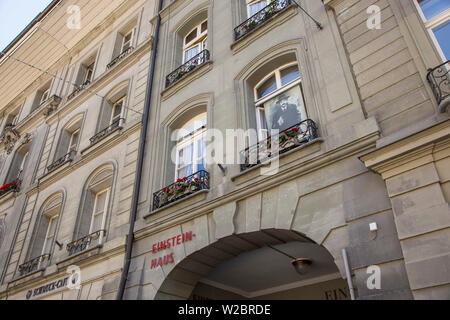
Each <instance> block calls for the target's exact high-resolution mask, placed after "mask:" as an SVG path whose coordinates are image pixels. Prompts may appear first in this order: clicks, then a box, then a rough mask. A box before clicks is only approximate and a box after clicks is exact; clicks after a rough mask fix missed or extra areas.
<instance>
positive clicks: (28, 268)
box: [19, 254, 51, 276]
mask: <svg viewBox="0 0 450 320" xmlns="http://www.w3.org/2000/svg"><path fill="white" fill-rule="evenodd" d="M50 257H51V256H50V254H44V255H42V256H40V257H37V258H34V259H32V260H30V261H27V262H25V263H24V264H21V265H20V266H19V274H20V276H25V275H27V274H30V273H32V272H34V271H36V270H38V269H39V268H40V267H42V265H43V264H44V263H45V262H47V263H48V262H49V261H50Z"/></svg>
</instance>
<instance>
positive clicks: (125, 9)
mask: <svg viewBox="0 0 450 320" xmlns="http://www.w3.org/2000/svg"><path fill="white" fill-rule="evenodd" d="M63 2H64V1H63ZM154 2H155V1H126V2H124V4H123V5H122V6H118V7H117V8H116V11H114V10H113V11H112V12H111V16H109V17H107V18H105V20H104V21H103V22H99V25H100V26H102V27H101V28H100V30H101V31H98V30H97V28H94V27H92V30H90V31H89V30H88V31H89V32H90V33H93V34H94V35H95V36H94V35H91V36H89V35H86V40H84V41H88V40H90V39H96V40H95V41H93V40H90V41H88V43H89V46H86V47H83V50H81V51H80V52H79V53H77V55H74V56H73V59H72V61H73V62H74V63H70V64H67V65H64V67H61V68H60V74H61V75H65V76H66V77H68V78H70V77H74V76H73V73H74V72H75V71H74V70H75V69H76V68H77V67H76V65H77V62H76V61H81V60H82V59H84V58H88V57H89V56H90V55H91V54H92V52H97V55H98V58H97V61H99V62H97V63H96V64H97V66H98V67H97V68H99V69H102V68H103V70H98V71H95V74H96V76H97V77H98V78H97V80H96V81H94V82H93V83H92V84H90V86H89V88H90V89H89V91H86V92H81V93H79V94H77V95H76V96H75V98H73V99H71V100H70V101H68V100H67V98H64V97H66V96H67V95H68V94H70V93H71V92H72V91H73V90H71V89H73V88H69V87H70V86H67V85H65V84H64V83H62V82H61V83H59V84H58V81H55V84H52V88H59V89H52V90H55V91H52V93H54V94H56V95H58V96H59V95H60V96H61V97H62V101H61V104H60V106H59V107H58V108H57V109H56V111H54V112H53V113H52V114H50V115H48V116H46V117H45V118H44V116H39V112H38V111H37V110H36V111H34V112H37V114H36V116H34V118H33V119H35V118H38V119H40V120H31V119H30V120H27V121H29V122H31V124H30V125H28V126H27V124H26V122H25V124H21V123H20V120H19V124H18V125H17V126H16V127H17V132H18V134H19V138H18V142H17V143H16V148H20V145H21V144H23V142H21V141H22V140H20V139H31V140H32V148H31V151H30V156H31V157H30V160H29V163H30V164H29V167H30V168H34V169H30V171H33V170H34V172H35V173H34V174H33V175H31V174H30V175H29V176H28V174H27V179H28V180H29V181H27V179H25V180H24V181H23V182H22V187H21V190H20V191H19V192H16V193H10V194H9V195H5V196H4V197H3V198H0V206H1V207H0V208H1V211H0V214H2V215H4V217H5V218H4V220H3V221H6V229H5V228H3V229H2V230H7V231H6V232H4V233H5V235H4V236H3V237H4V238H3V244H2V247H1V254H2V255H1V260H0V262H1V263H2V268H3V269H2V270H3V273H2V279H1V280H2V287H1V290H0V298H3V299H24V298H25V297H26V294H27V292H28V291H29V290H32V289H35V288H39V287H41V286H45V285H48V284H50V283H52V282H54V281H58V280H60V279H64V277H67V274H66V270H67V267H70V266H71V265H76V266H79V267H80V268H81V274H82V283H81V289H79V290H63V291H58V290H55V291H56V293H49V294H47V295H43V297H44V298H49V299H112V298H115V294H116V292H117V288H118V285H119V278H120V275H121V271H122V268H123V258H124V252H125V241H126V235H127V230H128V227H129V213H130V207H131V198H132V194H133V183H134V181H135V177H136V174H140V175H141V177H142V183H141V188H140V195H139V205H138V213H137V220H136V224H135V228H134V244H133V250H132V261H131V266H130V270H129V273H128V277H127V282H126V288H125V294H124V299H192V297H193V295H196V294H202V293H204V294H207V292H208V290H211V287H210V286H209V285H210V284H211V282H208V281H205V279H207V278H208V276H209V275H211V274H212V272H214V271H215V270H218V268H220V267H221V266H223V265H224V264H225V263H227V262H229V261H233V260H235V259H237V258H238V257H242V256H243V255H244V254H246V253H252V252H256V251H258V250H260V249H264V248H267V247H268V246H270V247H271V246H283V245H289V244H292V243H298V244H299V246H302V247H303V248H307V247H308V248H309V247H312V248H315V251H314V250H313V251H308V252H309V253H310V254H312V255H314V254H315V253H317V254H319V251H321V250H324V251H326V252H327V254H324V256H327V255H328V256H327V258H329V260H330V261H331V262H330V261H328V260H327V261H328V262H327V263H328V265H329V266H331V265H332V267H333V268H334V269H333V268H332V269H330V270H332V271H333V272H332V271H330V272H329V274H326V276H324V277H320V281H322V282H321V284H320V285H319V286H313V287H310V286H311V285H314V284H317V283H318V282H308V281H304V282H303V283H302V284H301V287H302V288H305V289H304V290H311V295H310V296H309V297H314V298H316V297H319V296H320V295H321V292H322V291H323V290H325V292H326V294H325V297H326V298H328V297H331V296H332V295H331V294H330V293H329V292H333V290H331V291H330V290H329V286H335V285H336V286H342V285H343V283H344V279H345V280H346V281H347V280H349V281H351V283H352V284H353V286H354V288H355V293H356V298H357V299H448V298H450V278H449V273H448V272H447V270H448V268H449V264H450V248H449V245H448V244H449V243H450V242H449V224H450V212H449V206H448V203H449V199H450V187H449V186H450V182H449V177H450V171H449V161H450V160H449V159H450V158H449V156H450V151H449V150H450V148H449V136H450V132H449V126H450V122H449V118H448V116H449V113H448V110H447V109H446V108H443V107H442V105H439V104H438V101H436V98H435V96H434V94H433V88H432V87H431V86H430V84H429V82H428V81H427V75H428V70H429V69H432V68H434V67H436V66H438V65H440V64H442V62H443V61H442V56H441V54H440V52H439V50H437V47H436V45H435V43H434V42H433V39H432V38H431V37H430V35H429V34H428V32H427V30H426V28H425V27H424V23H423V21H422V19H421V16H420V13H419V11H418V6H417V5H416V2H415V0H400V1H394V0H323V1H303V2H302V5H303V6H304V8H305V10H306V11H307V12H308V13H309V14H310V15H311V16H312V17H314V18H316V19H317V20H318V21H320V23H321V24H322V26H323V29H322V30H319V29H318V28H317V27H316V24H315V23H314V22H313V21H312V20H311V19H310V18H309V17H308V16H307V15H306V14H305V13H304V12H303V11H302V10H300V9H299V8H298V7H297V6H296V5H295V4H294V3H293V2H292V1H279V3H283V5H284V7H283V8H282V10H279V11H277V12H276V14H273V15H272V14H271V15H270V16H268V18H265V19H264V20H262V22H261V23H259V22H258V23H259V24H258V25H257V27H254V26H253V25H251V24H250V23H249V24H248V25H246V28H244V27H242V28H241V29H235V28H236V27H238V26H239V25H241V24H242V23H243V22H244V21H245V20H246V19H247V18H248V16H247V15H248V12H247V7H246V1H244V0H230V1H221V0H215V1H214V0H206V1H205V0H175V1H168V0H167V1H163V9H162V11H161V12H160V17H161V25H160V34H159V37H160V38H159V41H158V44H157V45H158V50H157V55H156V68H155V73H154V82H153V94H152V96H151V97H150V98H151V102H150V125H149V130H148V132H147V133H146V134H147V140H146V141H147V143H146V150H145V157H146V158H145V161H144V166H143V169H142V172H138V173H136V160H137V154H138V146H139V136H140V113H137V114H133V112H132V111H131V110H137V111H138V112H142V110H143V109H144V99H145V88H146V86H147V73H148V68H149V64H150V51H151V50H150V43H151V41H152V39H153V38H152V37H151V35H152V33H153V32H154V27H153V26H154V25H155V24H156V23H157V9H156V7H154V6H155V5H156V4H155V3H154ZM125 3H126V4H125ZM268 4H269V5H270V2H268ZM371 5H376V6H378V8H380V9H381V11H380V12H381V28H379V29H376V28H375V29H369V28H368V27H367V24H366V21H367V19H368V18H369V14H368V13H367V8H368V7H369V6H371ZM134 17H136V21H137V25H138V28H137V30H139V32H138V33H137V34H138V37H137V40H136V41H137V44H136V47H135V48H134V50H133V51H132V53H131V54H130V55H129V57H127V58H125V59H124V61H122V62H120V64H118V65H115V66H114V67H113V68H112V69H111V70H109V69H106V65H107V64H108V63H109V62H110V61H111V59H110V58H111V55H110V53H111V52H113V51H114V50H113V47H114V39H116V38H115V36H116V35H117V30H125V29H126V27H127V26H128V25H127V21H134V20H133V19H134ZM205 21H207V45H206V44H205V42H204V41H205V38H201V41H203V42H199V43H201V44H199V45H200V47H199V48H200V49H207V55H205V53H202V54H203V55H202V56H201V58H194V61H197V63H196V64H195V66H193V67H192V68H190V66H189V65H187V66H186V62H189V61H187V60H188V59H186V58H185V56H184V55H185V53H184V52H183V50H185V49H186V42H187V40H186V39H187V38H188V35H189V34H190V33H191V31H192V30H194V29H195V28H196V26H200V27H199V30H201V31H200V32H205V34H206V31H205V30H204V22H205ZM241 26H242V25H241ZM249 28H250V30H249V32H246V33H245V34H244V35H242V34H241V33H239V37H238V36H237V34H238V33H237V32H238V31H236V30H247V29H249ZM89 32H87V34H89ZM197 32H199V31H197ZM239 32H241V31H239ZM97 33H98V34H97ZM197 35H198V33H197ZM449 41H450V40H449ZM80 43H83V41H82V40H80ZM98 48H100V49H98ZM108 48H109V49H108ZM200 49H199V51H198V52H200V51H201V50H200ZM104 52H107V53H104ZM108 53H109V54H108ZM190 57H191V58H192V56H190ZM61 59H63V58H61ZM195 59H197V60H195ZM191 61H192V60H191ZM74 65H75V67H74ZM286 65H289V66H292V65H297V66H298V70H299V74H300V75H301V94H302V96H303V101H304V107H305V111H306V114H307V118H308V119H310V120H312V121H313V122H314V123H315V124H316V125H317V135H316V136H314V137H311V139H309V140H308V141H307V142H306V143H302V144H301V145H300V146H297V147H295V148H292V149H291V150H289V151H288V152H286V153H283V154H282V155H280V157H279V158H278V159H277V161H278V165H279V168H278V171H277V173H276V174H274V175H266V174H264V172H265V169H266V168H267V166H266V165H263V164H259V165H256V166H254V167H251V168H243V167H242V166H241V165H239V164H236V163H224V162H219V163H206V165H205V168H204V170H205V171H206V172H207V173H208V177H209V178H208V188H202V189H201V190H200V191H197V192H193V193H192V194H187V195H186V196H185V195H183V196H182V197H179V198H177V199H175V200H173V201H172V200H171V202H168V203H167V205H164V206H161V205H160V203H161V202H160V199H162V196H161V194H162V195H164V192H165V191H162V192H163V193H158V192H160V191H159V190H167V187H168V186H170V188H172V184H173V183H174V176H175V172H176V171H177V169H178V167H176V165H175V163H174V161H173V160H172V153H173V147H174V145H175V143H174V142H173V141H172V139H171V136H173V132H174V131H175V130H177V129H180V128H181V127H183V125H184V124H186V123H189V120H191V119H194V118H196V117H198V116H199V115H202V114H206V125H205V126H206V129H215V130H217V132H220V133H222V135H223V136H227V134H228V132H227V130H230V129H243V130H250V129H260V124H259V122H258V121H260V120H258V118H257V111H256V107H255V100H256V101H257V103H259V102H258V101H259V100H258V99H257V97H256V96H255V95H257V94H258V93H257V90H254V89H255V88H257V87H258V86H259V83H261V81H265V79H267V78H265V76H266V75H269V74H271V72H272V71H274V70H280V69H281V70H282V68H283V67H284V66H286ZM180 66H183V67H182V68H179V67H180ZM105 70H106V71H105ZM180 70H181V71H180ZM0 72H2V71H1V67H0ZM35 81H38V80H35ZM40 82H41V83H45V79H44V80H41V81H40ZM127 83H128V87H127V85H126V84H127ZM122 86H124V87H127V88H128V89H127V90H128V91H127V97H129V99H130V100H129V101H128V102H127V105H128V108H127V109H126V110H127V111H125V114H124V117H125V118H126V120H125V122H124V125H123V128H122V129H121V130H119V131H114V132H112V133H111V134H110V135H109V136H108V137H106V138H105V139H104V140H102V141H101V142H99V143H98V144H94V145H91V144H90V142H89V138H90V137H92V136H94V135H95V133H96V132H98V131H99V130H98V129H99V125H98V122H99V120H98V119H99V118H100V117H101V116H98V114H101V112H102V109H101V108H102V99H101V98H100V96H102V97H105V96H106V97H108V96H109V93H110V92H114V90H115V89H117V88H118V89H120V88H122ZM37 87H39V86H38V85H37V84H29V85H28V86H24V87H23V89H24V90H25V89H26V90H25V91H24V92H29V93H30V94H31V93H32V92H34V91H33V90H35V89H36V88H37ZM120 90H122V89H120ZM20 99H21V96H18V98H16V99H15V100H14V101H13V102H15V101H16V100H20ZM12 105H15V104H14V103H8V104H7V105H5V106H3V107H2V109H4V110H9V109H7V108H12ZM23 109H26V105H25V106H24V107H23ZM22 113H23V112H21V114H22ZM79 114H84V116H83V117H82V118H83V119H84V120H83V124H82V132H83V138H82V139H81V140H80V148H79V150H80V152H79V153H77V155H76V156H75V158H74V159H73V161H72V162H70V164H63V165H62V166H61V167H59V168H57V169H56V170H55V171H52V172H50V173H47V172H46V170H47V169H46V168H47V167H48V166H49V165H50V164H51V162H52V160H51V159H54V154H55V153H56V152H57V146H58V142H57V141H58V132H60V131H61V128H64V127H65V126H66V124H67V123H69V124H70V123H71V121H72V119H74V117H76V116H77V115H79ZM91 114H92V116H91ZM21 117H23V116H21ZM39 117H40V118H39ZM25 120H26V119H25ZM22 121H24V120H22ZM27 133H30V134H31V137H29V136H26V134H27ZM216 148H217V147H216ZM220 151H221V150H217V149H215V150H214V153H215V154H217V153H219V154H220V153H221V152H220ZM226 151H227V152H229V150H228V149H227V150H226ZM240 151H242V150H237V149H236V150H234V152H235V153H238V152H240ZM223 152H224V153H225V155H227V154H226V152H225V148H224V150H223ZM13 156H14V152H12V153H11V155H7V152H6V151H5V152H4V154H3V159H2V161H1V165H2V171H1V172H2V173H1V174H2V175H1V176H0V178H1V177H6V176H7V175H8V168H9V167H10V163H11V162H12V161H13V159H14V158H13ZM32 163H34V165H33V164H32ZM33 166H34V167H33ZM104 166H106V167H108V168H111V170H112V172H113V175H112V178H108V179H109V180H107V181H108V183H109V185H110V187H111V190H112V191H111V193H112V194H113V196H112V197H111V205H110V213H109V215H108V216H107V219H106V221H107V224H108V229H107V236H106V239H105V242H104V244H103V246H101V247H95V248H92V250H88V251H84V252H82V253H80V254H78V255H75V256H74V257H69V256H68V255H67V252H65V250H63V251H60V250H59V249H58V248H57V246H54V253H53V255H54V256H53V258H52V259H53V260H52V263H50V264H49V266H48V267H47V268H46V269H44V270H38V271H37V272H35V273H33V274H30V275H27V276H25V277H18V276H17V270H18V267H19V265H21V264H23V263H24V262H25V258H26V256H27V252H28V248H29V247H30V242H31V241H32V239H33V232H32V230H33V226H34V225H36V221H37V218H38V216H39V212H40V208H42V207H43V206H44V205H45V204H46V201H47V199H49V198H51V197H52V196H53V195H55V194H56V193H58V192H60V193H61V194H62V195H63V199H64V201H63V203H64V214H63V215H62V216H61V219H63V220H62V221H61V222H60V224H59V228H58V232H57V237H56V239H57V240H58V241H59V242H62V243H64V244H65V245H66V244H67V243H69V242H71V241H73V240H76V239H74V237H73V234H74V228H76V226H78V225H79V220H80V218H79V216H80V213H79V212H80V211H82V210H83V209H80V208H83V205H82V204H81V203H80V200H79V199H83V194H84V193H83V192H84V191H83V190H84V189H83V188H84V186H85V184H86V183H88V182H87V181H91V180H90V177H96V173H99V172H100V173H101V171H97V169H101V168H102V167H104ZM27 170H28V169H27ZM100 173H99V174H100ZM93 179H94V178H93ZM94 180H95V179H94ZM75 181H76V182H75ZM156 193H158V194H157V196H158V199H159V200H158V202H156V205H155V194H156ZM166 199H167V198H166ZM1 217H2V216H0V219H1ZM1 221H2V220H0V225H1V223H2V222H1ZM373 223H376V226H377V228H376V230H372V231H371V230H370V227H369V226H370V225H371V224H373ZM0 239H2V235H0ZM168 244H169V245H168ZM319 248H320V249H319ZM343 249H345V250H346V252H347V255H348V262H349V265H350V275H351V279H347V278H348V273H347V272H346V269H345V260H344V257H343V254H342V251H343ZM305 252H306V251H305ZM317 259H319V258H317ZM324 259H325V258H324ZM324 261H325V260H324ZM371 266H378V267H379V270H380V275H381V287H380V288H378V289H370V288H369V287H368V285H367V281H368V279H369V277H370V274H368V272H367V271H368V268H369V267H371ZM312 268H314V264H313V265H312ZM336 274H337V278H336ZM274 277H275V276H274ZM56 283H57V282H56ZM321 286H322V287H321ZM283 288H284V289H283V290H285V291H283V292H282V294H281V295H277V294H274V291H271V292H269V291H255V292H259V295H250V294H248V295H247V298H248V297H252V298H255V299H258V298H261V299H264V298H267V297H269V298H280V297H285V298H288V299H295V297H298V298H299V299H300V298H308V294H306V291H304V290H303V291H302V289H301V288H300V285H299V288H295V287H286V286H284V287H283ZM308 288H309V289H308ZM324 288H325V289H324ZM289 290H291V291H289ZM296 290H297V291H296ZM321 290H322V291H321ZM327 290H328V291H327ZM279 291H280V292H281V289H280V290H279ZM297 292H298V293H297ZM317 292H319V293H317ZM334 292H335V295H336V298H337V297H338V295H337V294H336V291H334ZM342 292H343V291H342ZM236 294H237V293H236V292H234V293H233V294H232V293H230V292H229V291H227V288H225V287H222V288H220V289H217V291H215V295H216V296H222V297H224V296H228V297H233V298H236V297H240V298H242V297H245V293H242V294H241V295H239V296H236ZM322 296H323V295H322ZM344 296H345V297H347V295H346V294H345V295H344Z"/></svg>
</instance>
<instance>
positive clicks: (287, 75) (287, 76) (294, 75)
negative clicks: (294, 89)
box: [281, 66, 300, 86]
mask: <svg viewBox="0 0 450 320" xmlns="http://www.w3.org/2000/svg"><path fill="white" fill-rule="evenodd" d="M299 78H300V71H299V70H298V66H292V67H288V68H286V69H284V70H281V85H282V86H284V85H286V84H288V83H289V82H291V81H294V80H296V79H299Z"/></svg>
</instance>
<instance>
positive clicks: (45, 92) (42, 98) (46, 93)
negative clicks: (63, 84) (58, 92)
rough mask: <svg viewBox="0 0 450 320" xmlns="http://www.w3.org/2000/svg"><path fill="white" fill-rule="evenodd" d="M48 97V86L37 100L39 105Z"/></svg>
mask: <svg viewBox="0 0 450 320" xmlns="http://www.w3.org/2000/svg"><path fill="white" fill-rule="evenodd" d="M44 97H45V99H44ZM49 98H50V88H48V89H46V90H44V91H43V92H42V95H41V98H40V100H39V105H42V104H43V103H44V102H45V101H47V100H48V99H49Z"/></svg>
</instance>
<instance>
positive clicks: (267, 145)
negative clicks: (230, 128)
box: [240, 119, 318, 171]
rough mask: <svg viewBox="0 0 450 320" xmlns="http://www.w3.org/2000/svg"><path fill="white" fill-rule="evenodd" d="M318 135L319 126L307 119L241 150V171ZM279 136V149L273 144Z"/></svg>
mask: <svg viewBox="0 0 450 320" xmlns="http://www.w3.org/2000/svg"><path fill="white" fill-rule="evenodd" d="M317 137H318V132H317V126H316V124H315V123H314V121H312V120H310V119H307V120H305V121H302V122H300V123H299V124H297V125H295V126H292V127H290V128H289V129H287V130H285V131H283V132H281V133H280V134H278V135H276V136H273V137H269V138H268V139H266V140H263V141H260V142H258V143H257V144H256V145H254V146H251V147H249V148H247V149H245V150H244V151H242V152H241V154H240V156H241V171H245V170H248V169H250V168H252V167H254V166H257V165H259V164H261V163H264V162H266V161H269V160H270V158H271V157H272V156H273V155H275V154H277V153H276V151H278V154H279V155H281V154H283V153H286V152H288V151H290V150H292V149H295V148H297V147H299V146H301V145H303V144H305V143H308V142H310V141H312V140H314V139H316V138H317ZM277 138H278V150H274V148H272V146H271V144H272V142H273V141H276V139H277Z"/></svg>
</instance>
